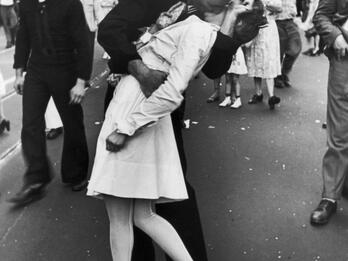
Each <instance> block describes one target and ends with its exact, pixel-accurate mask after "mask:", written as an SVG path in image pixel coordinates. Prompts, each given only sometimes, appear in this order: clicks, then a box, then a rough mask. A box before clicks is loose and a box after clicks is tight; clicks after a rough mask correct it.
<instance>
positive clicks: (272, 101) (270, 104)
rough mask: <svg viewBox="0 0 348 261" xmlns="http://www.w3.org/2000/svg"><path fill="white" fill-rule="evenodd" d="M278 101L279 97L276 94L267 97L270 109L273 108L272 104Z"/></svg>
mask: <svg viewBox="0 0 348 261" xmlns="http://www.w3.org/2000/svg"><path fill="white" fill-rule="evenodd" d="M278 103H280V98H279V97H277V96H272V97H270V98H269V99H268V105H269V108H270V110H274V105H276V104H278Z"/></svg>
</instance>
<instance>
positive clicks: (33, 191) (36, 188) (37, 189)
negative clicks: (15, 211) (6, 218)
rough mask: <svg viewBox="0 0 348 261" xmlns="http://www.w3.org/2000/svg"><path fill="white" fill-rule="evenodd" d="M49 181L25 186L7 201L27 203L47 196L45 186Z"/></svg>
mask: <svg viewBox="0 0 348 261" xmlns="http://www.w3.org/2000/svg"><path fill="white" fill-rule="evenodd" d="M46 184H47V183H34V184H31V185H26V186H23V188H22V189H21V190H20V191H19V192H17V193H16V194H15V195H14V196H13V197H12V198H9V199H8V200H7V201H8V202H10V203H14V204H17V205H27V204H29V203H31V202H34V201H36V200H39V199H41V198H43V197H44V196H45V186H46Z"/></svg>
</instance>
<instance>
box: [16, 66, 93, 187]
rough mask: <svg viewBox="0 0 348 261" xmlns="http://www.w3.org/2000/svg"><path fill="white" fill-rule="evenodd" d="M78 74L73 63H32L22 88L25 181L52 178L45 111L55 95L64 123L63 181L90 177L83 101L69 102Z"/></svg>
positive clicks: (35, 181) (33, 181)
mask: <svg viewBox="0 0 348 261" xmlns="http://www.w3.org/2000/svg"><path fill="white" fill-rule="evenodd" d="M76 79H77V74H76V70H75V65H74V64H68V65H66V64H64V65H38V64H32V63H30V64H29V65H28V69H27V74H26V76H25V81H24V90H23V123H22V124H23V125H22V126H23V127H22V133H21V139H22V149H23V155H24V158H25V161H26V163H27V170H26V172H25V175H24V184H25V185H30V184H33V183H37V182H43V183H48V182H49V181H50V179H51V176H50V165H49V161H48V158H47V152H46V137H45V118H44V115H45V111H46V108H47V104H48V101H49V99H50V97H51V96H52V98H53V100H54V103H55V104H56V107H57V109H58V112H59V115H60V117H61V119H62V122H63V125H64V143H63V152H62V161H61V175H62V181H63V183H78V182H80V181H82V180H84V179H86V177H87V171H88V161H89V156H88V148H87V141H86V135H85V128H84V123H83V111H82V107H81V105H80V104H70V103H69V102H70V89H71V88H72V87H73V86H74V85H75V83H76Z"/></svg>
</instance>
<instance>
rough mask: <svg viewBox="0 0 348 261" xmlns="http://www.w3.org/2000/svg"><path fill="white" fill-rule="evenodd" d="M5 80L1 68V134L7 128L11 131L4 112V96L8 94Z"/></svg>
mask: <svg viewBox="0 0 348 261" xmlns="http://www.w3.org/2000/svg"><path fill="white" fill-rule="evenodd" d="M5 87H6V86H5V81H4V77H3V76H2V72H1V70H0V135H1V134H3V133H4V131H5V129H6V130H7V131H10V121H9V120H7V119H6V117H5V114H4V107H3V102H2V97H3V96H4V95H5V94H6V89H5Z"/></svg>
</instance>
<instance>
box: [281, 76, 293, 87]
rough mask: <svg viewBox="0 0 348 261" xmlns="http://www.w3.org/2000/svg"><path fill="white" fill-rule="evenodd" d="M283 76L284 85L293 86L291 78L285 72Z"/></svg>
mask: <svg viewBox="0 0 348 261" xmlns="http://www.w3.org/2000/svg"><path fill="white" fill-rule="evenodd" d="M282 78H283V83H284V86H285V87H286V88H290V87H292V86H291V83H290V80H289V77H288V76H287V75H285V74H283V75H282Z"/></svg>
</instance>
